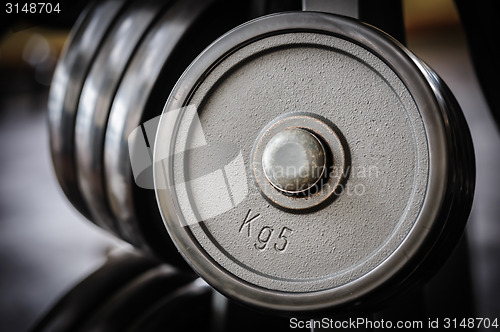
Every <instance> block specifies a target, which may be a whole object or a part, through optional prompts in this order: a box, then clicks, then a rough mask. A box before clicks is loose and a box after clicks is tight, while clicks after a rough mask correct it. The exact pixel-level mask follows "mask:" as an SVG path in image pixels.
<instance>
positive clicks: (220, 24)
mask: <svg viewBox="0 0 500 332" xmlns="http://www.w3.org/2000/svg"><path fill="white" fill-rule="evenodd" d="M247 6H248V1H239V2H233V3H228V2H227V1H220V0H217V1H205V0H189V1H174V2H173V3H172V4H171V5H170V6H169V8H168V9H167V10H166V11H165V13H164V14H163V15H162V17H161V18H160V19H159V20H158V21H157V22H156V23H155V24H154V26H153V27H152V28H151V29H150V31H149V32H148V34H147V36H146V37H145V38H144V40H143V41H142V42H141V44H140V45H139V46H138V48H137V51H136V53H135V54H134V56H133V58H132V59H131V61H130V63H129V65H128V67H127V69H126V72H125V73H124V76H123V78H122V80H121V82H120V85H119V87H118V90H117V92H116V94H115V97H114V101H113V105H112V107H111V111H110V115H109V120H108V122H107V127H106V137H105V140H104V158H103V162H104V187H105V189H106V193H107V198H108V201H109V206H110V209H111V212H112V213H113V215H114V216H115V218H116V219H117V224H118V226H119V227H121V228H122V232H121V234H122V238H123V239H125V240H127V241H129V242H130V243H132V244H134V245H135V246H137V247H141V248H147V249H148V250H149V251H152V252H154V253H155V254H156V255H158V256H160V257H162V258H163V259H165V260H167V261H168V262H170V263H172V264H175V265H177V266H179V265H180V264H182V265H185V262H184V260H183V259H182V258H181V257H180V255H178V254H177V251H176V249H175V247H174V245H173V243H172V241H171V239H170V238H169V236H168V233H167V232H166V230H165V228H164V226H163V222H162V219H161V216H160V213H159V211H158V208H157V205H156V199H155V193H154V190H152V189H154V187H153V172H152V169H153V168H152V146H153V143H154V137H155V135H156V126H157V124H158V119H159V116H160V114H161V111H162V109H163V106H164V104H165V101H166V100H167V97H168V92H167V93H165V91H166V90H167V91H170V90H171V89H172V88H173V86H174V84H175V82H176V81H177V80H178V78H179V77H180V76H181V74H182V72H183V71H184V70H185V69H186V68H187V66H188V65H189V64H190V63H191V62H192V61H193V60H194V58H195V57H196V56H197V55H198V54H199V53H200V52H201V51H202V50H203V49H204V48H205V47H206V46H208V45H209V44H210V43H211V42H212V41H214V40H215V39H216V38H218V37H219V36H221V35H222V34H223V33H225V32H227V31H229V30H230V29H232V28H234V27H235V26H237V25H239V24H241V23H242V22H245V21H246V20H248V17H247V11H246V7H247ZM228 11H229V12H231V13H233V14H232V15H231V16H230V17H226V13H227V12H228ZM208 26H209V27H210V29H207V28H206V27H208ZM146 142H147V143H146ZM150 145H151V147H150Z"/></svg>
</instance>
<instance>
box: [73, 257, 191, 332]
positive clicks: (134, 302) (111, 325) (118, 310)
mask: <svg viewBox="0 0 500 332" xmlns="http://www.w3.org/2000/svg"><path fill="white" fill-rule="evenodd" d="M195 279H196V275H194V274H190V275H187V274H182V273H180V272H179V271H177V270H176V269H174V268H172V267H171V266H168V265H160V266H158V267H156V268H154V269H150V270H148V271H146V272H144V273H143V274H141V275H139V276H138V277H136V278H135V279H133V280H131V281H130V282H129V283H128V284H127V285H125V286H124V287H123V288H122V289H120V290H119V291H117V292H116V293H115V294H113V296H111V297H109V298H108V299H107V301H105V302H104V303H103V304H102V305H101V306H100V307H99V309H98V310H96V312H95V313H94V315H92V317H89V319H88V320H87V321H86V322H85V323H84V324H81V325H80V326H79V327H78V328H77V329H76V331H107V332H112V331H117V332H119V331H124V330H126V329H127V328H128V327H130V325H131V324H133V323H134V321H136V319H137V318H138V317H141V316H142V315H143V314H144V313H146V312H148V311H149V310H150V309H151V308H152V307H154V306H155V305H156V304H158V303H160V302H161V301H162V300H163V299H165V298H166V297H168V296H169V295H170V294H172V293H174V292H176V291H177V290H178V289H179V288H181V287H184V286H186V285H188V284H190V283H191V282H192V281H193V280H195Z"/></svg>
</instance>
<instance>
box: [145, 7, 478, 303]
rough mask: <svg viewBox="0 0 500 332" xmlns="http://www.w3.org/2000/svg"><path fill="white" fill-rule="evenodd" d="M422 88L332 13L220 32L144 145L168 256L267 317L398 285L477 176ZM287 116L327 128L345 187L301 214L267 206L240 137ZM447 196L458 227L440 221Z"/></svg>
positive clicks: (441, 110)
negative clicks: (318, 120)
mask: <svg viewBox="0 0 500 332" xmlns="http://www.w3.org/2000/svg"><path fill="white" fill-rule="evenodd" d="M294 30H295V31H294ZM319 31H321V32H319ZM249 41H251V42H249ZM353 41H354V42H353ZM359 45H363V47H361V46H359ZM386 61H387V62H388V63H390V64H391V66H388V65H387V64H386ZM431 78H432V71H431V70H430V69H428V68H427V67H426V66H424V65H423V64H422V63H421V62H420V61H419V60H417V59H416V58H415V57H414V56H412V55H411V54H410V53H409V52H408V51H407V50H405V49H403V48H401V46H400V45H399V44H397V43H395V42H393V41H392V40H390V39H388V38H387V37H385V36H383V35H382V34H380V32H378V31H375V30H372V29H370V28H368V27H366V26H363V25H362V24H360V23H358V22H356V21H353V20H349V19H345V18H340V17H336V16H333V15H324V14H317V13H302V14H292V13H290V14H281V15H275V16H270V17H266V18H261V19H258V20H256V21H253V22H250V23H248V24H246V25H243V26H241V27H239V28H238V29H236V30H233V31H232V32H230V33H229V34H227V35H226V36H224V37H223V38H221V39H220V40H219V41H218V42H217V43H215V44H213V45H212V47H211V48H209V49H208V50H207V51H205V52H204V53H203V54H202V56H201V57H199V58H198V59H197V61H195V62H194V63H193V64H192V66H191V67H190V68H189V70H188V71H187V72H186V73H185V74H184V75H183V77H182V78H181V81H180V82H182V85H180V84H179V85H178V86H177V88H176V89H175V90H174V91H173V93H172V95H171V97H170V98H169V101H168V102H167V105H166V108H165V113H164V115H163V117H162V121H161V123H160V127H159V130H158V135H157V140H156V150H155V158H156V162H157V163H156V164H155V180H156V185H157V197H158V201H159V205H160V209H161V210H162V213H163V216H164V219H165V222H166V225H167V228H168V230H169V232H170V234H171V235H172V236H173V237H174V239H175V240H176V244H177V245H178V247H179V249H180V250H181V252H182V253H183V254H184V256H185V257H186V258H187V259H188V261H189V262H190V263H191V265H192V266H193V268H194V269H195V270H197V271H198V272H199V273H200V274H201V275H202V276H203V277H204V278H205V279H206V280H207V281H208V282H209V283H211V284H212V285H213V286H215V287H216V288H217V289H218V290H219V291H221V292H223V293H225V294H227V295H229V296H231V297H234V298H237V299H239V300H241V301H243V302H246V303H249V304H254V305H257V306H261V307H266V308H269V309H274V310H284V311H301V310H314V309H321V308H325V307H331V306H340V305H345V304H348V303H350V302H355V301H357V300H359V299H360V298H362V297H363V296H365V295H366V294H368V293H370V292H373V291H376V290H377V289H383V288H386V287H388V284H390V283H391V282H392V284H393V285H394V288H395V289H397V288H399V287H401V286H402V284H401V281H403V280H406V281H407V284H408V282H410V280H411V278H410V277H409V276H411V275H417V273H415V270H419V268H420V267H421V266H423V265H424V263H425V264H429V261H431V260H430V259H429V256H427V254H428V253H429V251H431V250H433V249H434V248H435V247H441V248H446V250H445V251H446V252H449V249H450V248H451V247H452V246H453V243H454V242H453V241H454V240H456V238H454V239H452V240H453V241H449V239H450V238H453V237H454V236H451V237H448V236H442V235H441V231H442V230H443V229H448V230H450V231H451V232H452V233H453V234H458V233H460V232H461V231H462V229H463V225H464V223H465V221H466V218H467V214H468V211H469V209H470V204H471V196H470V194H471V190H472V189H473V182H474V181H473V175H474V174H473V166H472V168H470V169H469V170H468V171H465V172H463V171H462V170H461V169H457V168H456V165H457V164H459V161H460V160H470V159H471V156H473V152H472V150H471V142H470V136H468V134H467V132H468V131H467V127H466V125H464V122H463V121H462V120H460V119H459V118H460V111H459V110H458V109H456V105H453V103H450V102H449V103H446V102H444V103H442V100H443V99H445V98H447V96H448V93H447V92H446V88H445V87H444V85H443V84H442V83H441V82H439V81H436V80H433V79H431ZM181 107H184V108H181ZM287 112H310V113H314V114H318V115H319V116H322V117H325V118H327V119H328V120H329V121H331V122H333V123H334V125H335V126H336V127H338V128H339V129H340V130H341V132H342V133H343V135H344V136H345V140H346V142H347V145H348V147H349V150H350V153H351V156H350V157H351V169H350V170H349V172H350V176H349V179H348V180H347V181H346V183H345V188H344V192H343V193H341V194H339V196H338V198H337V199H336V200H335V201H333V202H332V203H331V204H329V205H326V206H323V207H322V208H321V209H318V210H315V211H314V212H312V213H307V214H296V213H285V212H284V211H282V210H279V209H276V208H274V207H273V206H272V205H270V204H269V203H268V202H267V201H266V200H264V199H263V197H262V196H261V195H260V194H259V192H258V189H257V188H256V186H254V184H253V183H252V177H253V174H252V172H251V169H250V167H249V159H250V158H249V156H250V153H251V146H252V141H253V140H254V139H255V137H257V136H258V134H259V132H260V131H261V130H262V128H264V127H265V125H266V124H267V123H269V122H270V121H271V120H273V119H274V118H276V117H278V116H280V115H282V114H284V113H287ZM448 112H449V114H448ZM447 118H454V119H455V120H456V121H453V123H451V124H450V123H449V121H448V120H446V119H447ZM223 124H224V125H223ZM228 124H230V125H228ZM221 128H224V130H221ZM458 129H460V130H463V132H464V133H465V134H463V135H462V136H461V139H462V140H463V141H462V143H463V144H464V146H465V147H466V148H465V149H464V151H460V152H458V151H457V150H456V148H455V145H454V144H455V140H456V138H455V137H454V136H455V135H456V134H454V131H455V130H458ZM224 142H230V143H226V144H232V145H233V146H235V148H233V149H235V150H236V151H237V152H236V153H235V154H234V155H235V157H234V159H233V160H232V161H231V162H229V163H227V164H221V160H222V158H218V156H217V155H212V156H206V157H205V158H203V157H201V158H200V156H199V155H198V154H196V153H195V151H198V149H199V148H200V147H205V148H210V147H213V146H217V145H220V144H223V143H224ZM212 149H213V148H212ZM214 151H215V150H214ZM472 159H473V157H472ZM200 169H203V171H201V172H200ZM207 169H209V170H213V172H211V173H209V171H207ZM469 171H470V172H469ZM163 188H168V189H163ZM208 189H209V190H208ZM450 197H455V199H457V200H458V201H461V202H462V204H461V206H460V208H461V209H463V212H464V215H463V216H462V218H459V221H457V220H453V221H452V222H447V215H448V213H449V211H450V210H451V208H452V207H453V206H454V205H453V204H454V203H456V202H457V200H456V201H455V202H453V200H450ZM447 240H448V241H447ZM432 252H434V253H436V251H432ZM441 255H442V254H441ZM432 256H433V255H430V257H432ZM437 256H439V255H438V254H436V255H435V256H434V257H433V259H434V260H437ZM426 259H427V260H426ZM420 270H424V269H423V268H420ZM242 280H243V282H242ZM403 284H404V283H403ZM382 286H383V287H382ZM391 292H392V290H391V291H390V292H387V294H389V293H391ZM375 293H376V292H375ZM379 296H380V293H379ZM384 296H385V295H384Z"/></svg>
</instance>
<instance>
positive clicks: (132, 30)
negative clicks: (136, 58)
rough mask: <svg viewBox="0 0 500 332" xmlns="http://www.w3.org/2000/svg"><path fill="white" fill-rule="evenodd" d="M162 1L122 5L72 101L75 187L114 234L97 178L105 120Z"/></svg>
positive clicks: (95, 218) (115, 228)
mask: <svg viewBox="0 0 500 332" xmlns="http://www.w3.org/2000/svg"><path fill="white" fill-rule="evenodd" d="M164 5H165V3H164V2H162V1H158V0H146V1H142V0H140V1H134V2H133V3H131V5H130V6H128V7H127V8H126V10H125V12H124V13H123V14H122V15H121V16H120V17H119V18H118V19H117V22H116V23H115V25H114V26H113V28H112V30H111V31H110V32H109V35H108V36H107V38H106V40H105V42H104V43H103V44H102V45H101V47H100V50H99V52H98V54H97V56H96V58H95V60H94V62H93V64H92V67H91V69H90V72H89V74H88V75H87V78H86V80H85V84H84V86H83V89H82V93H81V96H80V101H79V104H78V113H77V115H76V124H75V160H76V170H77V172H76V175H77V180H78V185H79V187H80V190H81V192H82V194H83V198H84V200H85V202H86V204H87V206H88V208H89V210H90V213H91V215H92V220H93V221H94V222H95V223H97V224H98V225H100V226H101V227H103V228H105V229H107V230H109V231H111V232H113V233H115V234H117V235H120V230H119V228H118V226H117V225H116V221H115V220H114V217H113V216H112V215H111V213H110V212H109V207H108V204H107V200H106V195H105V190H104V185H103V180H102V172H103V166H102V158H103V157H102V156H103V146H104V135H105V130H106V123H107V120H108V115H109V111H110V108H111V104H112V102H113V99H114V96H115V92H116V89H117V88H118V85H119V83H120V80H121V78H122V76H123V73H124V71H125V69H126V67H127V65H128V63H129V61H130V58H131V57H132V56H133V54H134V52H135V50H136V47H137V45H138V44H139V43H140V41H141V40H142V38H143V37H144V35H145V33H146V32H147V31H148V28H149V27H150V26H151V24H152V23H153V21H154V20H155V18H156V17H157V16H158V15H160V14H161V10H162V7H163V6H164Z"/></svg>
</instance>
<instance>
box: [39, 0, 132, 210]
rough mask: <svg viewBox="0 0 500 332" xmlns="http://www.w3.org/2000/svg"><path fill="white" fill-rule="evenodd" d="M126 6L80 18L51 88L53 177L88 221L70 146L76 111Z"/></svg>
mask: <svg viewBox="0 0 500 332" xmlns="http://www.w3.org/2000/svg"><path fill="white" fill-rule="evenodd" d="M125 3H126V1H121V0H114V1H113V0H110V1H103V2H98V3H96V4H95V5H94V7H91V8H89V9H88V11H86V12H84V13H83V14H82V15H81V16H80V18H79V21H78V22H77V23H76V25H75V28H73V30H72V33H71V35H70V37H69V41H68V43H66V46H65V48H64V51H63V53H62V56H61V59H60V60H59V63H58V65H57V68H56V70H55V72H54V78H53V80H52V85H51V88H50V94H49V105H48V119H49V133H50V147H51V153H52V161H53V164H54V168H55V172H56V176H57V179H58V181H59V183H60V185H61V187H62V189H63V191H64V193H65V194H66V196H67V197H68V199H69V200H70V202H71V203H72V204H73V205H74V206H75V207H76V208H77V209H78V211H80V213H82V214H83V215H84V216H86V217H87V218H89V217H90V215H89V212H88V208H87V206H86V204H85V202H84V200H83V198H82V195H81V192H80V190H79V188H78V184H77V180H76V174H75V172H76V171H75V161H74V148H73V146H74V126H75V119H76V111H77V108H78V100H79V98H80V93H81V90H82V86H83V83H84V80H85V77H86V76H87V72H88V70H89V68H90V66H91V64H92V62H93V60H94V57H95V54H96V52H97V50H98V49H99V47H100V45H101V42H102V40H103V39H104V37H105V36H106V33H107V31H108V29H109V27H110V26H111V25H112V23H113V21H114V19H115V17H116V16H117V15H118V13H119V12H120V10H121V9H122V8H123V7H124V5H125Z"/></svg>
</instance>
